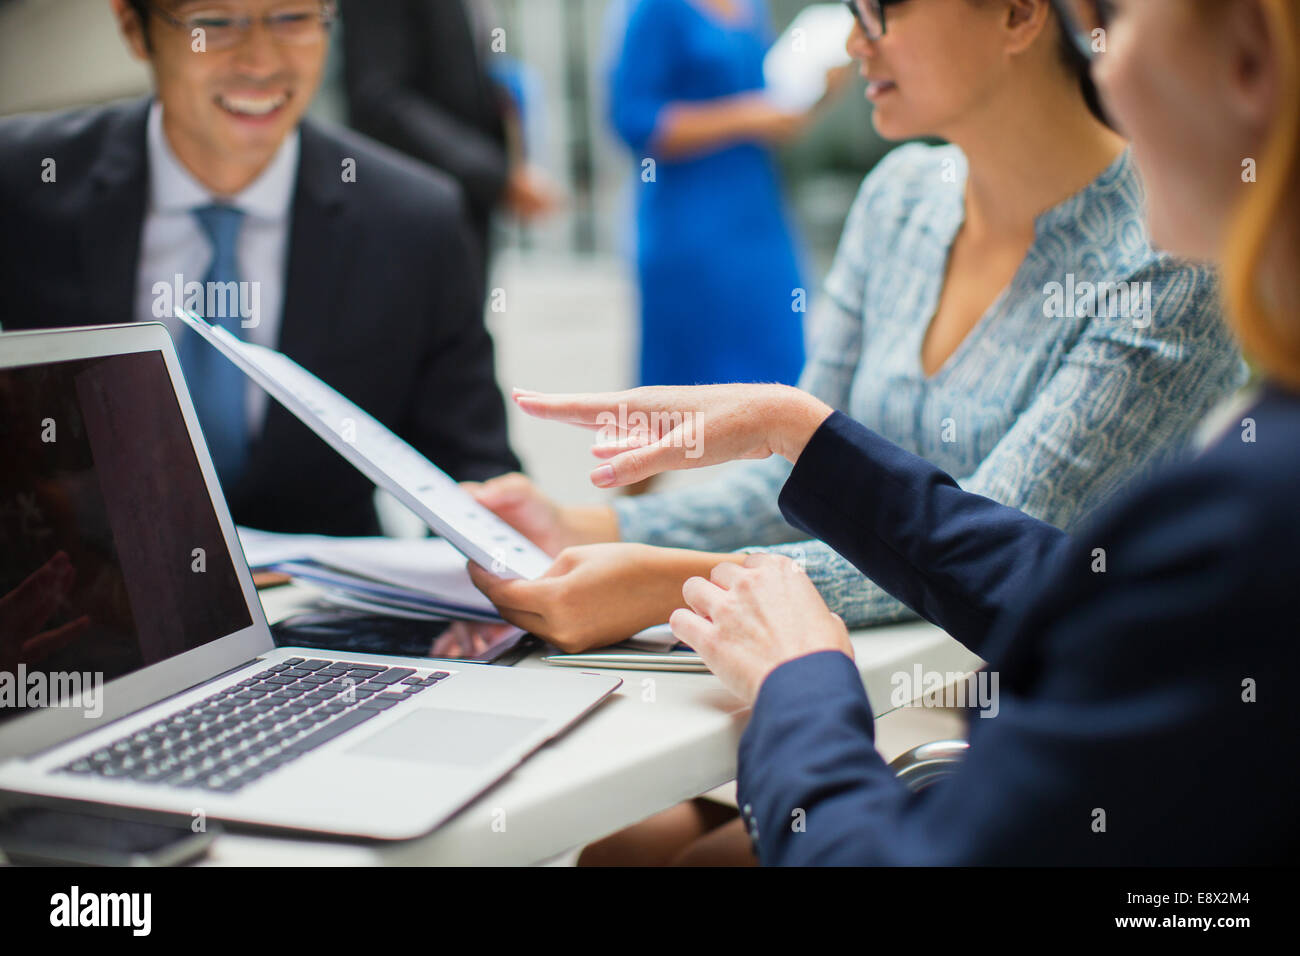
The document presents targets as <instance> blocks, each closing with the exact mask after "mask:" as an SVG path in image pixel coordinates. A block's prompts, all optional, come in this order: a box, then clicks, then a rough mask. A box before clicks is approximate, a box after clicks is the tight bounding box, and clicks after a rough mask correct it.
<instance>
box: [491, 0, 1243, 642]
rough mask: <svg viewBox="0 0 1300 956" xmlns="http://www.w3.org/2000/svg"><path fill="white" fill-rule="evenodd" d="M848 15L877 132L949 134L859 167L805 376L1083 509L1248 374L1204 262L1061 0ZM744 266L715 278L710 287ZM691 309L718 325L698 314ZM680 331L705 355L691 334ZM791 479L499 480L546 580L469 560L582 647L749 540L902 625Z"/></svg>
mask: <svg viewBox="0 0 1300 956" xmlns="http://www.w3.org/2000/svg"><path fill="white" fill-rule="evenodd" d="M661 6H663V7H667V8H668V9H670V10H674V11H678V12H679V13H681V10H680V9H679V8H682V9H685V13H681V15H683V16H685V15H686V14H690V15H691V16H695V17H697V18H698V17H699V16H700V14H698V13H696V12H694V11H693V9H691V8H688V7H686V6H685V4H684V3H683V2H682V0H662V3H660V2H647V3H645V5H644V8H645V9H647V10H648V9H651V8H655V9H658V8H659V7H661ZM854 10H855V15H856V17H857V21H856V23H855V24H854V26H853V30H852V34H851V35H850V37H849V39H848V51H849V53H850V54H851V55H852V56H853V58H854V59H855V60H856V61H857V62H858V64H859V66H860V68H861V72H862V74H863V76H864V77H865V78H866V79H867V81H868V84H867V90H866V94H867V97H868V98H869V99H870V100H871V101H872V103H873V104H874V106H875V111H874V113H873V122H874V124H875V126H876V128H877V130H878V131H879V132H880V133H881V135H883V136H884V137H886V138H888V139H892V140H903V139H912V138H916V137H921V136H938V137H941V138H943V139H945V140H947V141H948V142H949V145H945V146H937V147H935V146H927V145H921V144H909V145H906V146H902V147H899V148H897V149H895V150H894V151H893V152H892V153H891V154H890V155H889V156H887V157H886V158H885V160H884V161H883V162H882V163H881V164H880V165H879V166H878V167H877V168H876V169H875V170H873V171H872V172H871V174H870V175H868V176H867V177H866V179H865V181H864V182H863V183H862V187H861V189H860V191H859V194H858V197H857V199H856V201H855V202H854V204H853V207H852V209H851V210H850V212H849V216H848V221H847V223H846V225H845V227H844V232H843V235H842V237H841V239H840V244H839V249H838V251H837V253H836V256H835V259H834V262H833V264H832V266H831V269H830V273H829V275H828V276H827V278H826V281H825V295H824V296H823V297H822V299H821V305H820V306H819V307H818V308H819V314H818V316H817V320H816V324H817V328H818V337H817V340H816V342H815V343H814V351H813V354H812V356H811V357H810V360H809V362H808V367H807V369H806V370H805V371H804V374H803V377H802V379H801V382H800V384H801V387H802V388H803V389H805V390H806V391H808V392H811V393H812V394H814V395H816V396H817V397H818V398H819V399H821V400H822V401H824V402H826V403H827V404H828V405H830V406H831V407H833V408H836V409H839V410H841V411H843V412H845V413H846V414H848V415H850V416H851V417H853V418H855V419H856V420H858V421H860V422H862V423H863V424H865V425H867V426H868V427H870V428H873V429H874V430H876V431H877V432H879V433H880V434H882V435H884V436H886V437H887V438H888V439H889V440H891V441H893V442H895V443H897V444H898V445H900V446H902V447H903V448H906V449H907V450H908V451H910V452H912V453H914V454H918V455H921V456H922V457H924V458H926V459H928V460H929V461H931V462H933V463H934V464H936V465H937V466H939V467H941V468H943V469H945V470H946V471H947V472H949V473H950V474H953V475H956V476H958V478H959V480H960V481H961V483H962V486H963V487H964V488H966V489H967V490H969V491H972V492H975V493H977V494H982V495H987V496H988V497H990V498H993V499H994V500H996V501H1000V502H1002V503H1004V504H1008V505H1012V506H1014V507H1017V508H1021V509H1023V510H1024V511H1026V512H1028V513H1029V514H1031V515H1033V516H1034V517H1036V518H1039V519H1041V520H1043V521H1046V522H1048V523H1050V524H1052V525H1055V526H1056V527H1059V528H1065V529H1069V528H1072V527H1075V526H1077V525H1078V523H1079V522H1081V521H1082V520H1084V518H1085V517H1086V516H1087V514H1088V512H1089V511H1090V510H1092V509H1093V508H1094V507H1095V506H1096V505H1097V504H1098V503H1099V502H1100V501H1101V500H1102V499H1103V498H1105V496H1106V495H1108V494H1110V493H1111V492H1113V491H1114V490H1115V489H1116V488H1118V487H1120V485H1121V484H1122V483H1123V482H1124V481H1126V480H1127V479H1128V478H1129V477H1130V476H1132V475H1133V474H1135V473H1137V472H1141V471H1143V470H1146V469H1149V468H1151V467H1152V466H1153V465H1154V463H1155V462H1156V461H1157V459H1159V458H1160V457H1161V456H1163V455H1167V454H1172V453H1174V452H1175V450H1177V449H1178V448H1180V447H1181V446H1182V445H1183V444H1184V443H1185V442H1186V441H1187V440H1188V439H1189V438H1190V437H1191V435H1192V434H1193V432H1194V430H1195V428H1196V426H1197V424H1198V422H1199V421H1200V419H1201V417H1202V415H1203V414H1204V413H1205V412H1206V410H1207V409H1209V408H1211V407H1212V406H1213V405H1215V404H1216V403H1217V402H1218V401H1219V400H1220V399H1222V398H1224V397H1226V396H1228V395H1230V394H1231V393H1232V392H1233V391H1234V390H1235V389H1236V388H1237V387H1238V386H1240V385H1241V384H1243V383H1244V381H1245V379H1246V369H1245V366H1244V364H1243V363H1242V360H1241V356H1240V352H1239V350H1238V349H1237V347H1236V345H1235V344H1234V343H1233V342H1232V339H1231V337H1230V336H1229V335H1228V333H1227V331H1226V330H1225V329H1224V328H1223V326H1222V324H1221V323H1220V321H1219V311H1220V309H1219V300H1218V297H1217V282H1216V279H1215V276H1214V273H1213V270H1212V269H1210V268H1209V267H1206V266H1204V265H1200V264H1192V263H1188V262H1185V261H1182V260H1180V259H1177V258H1174V257H1171V256H1169V255H1167V254H1164V253H1162V252H1160V251H1158V250H1157V249H1156V248H1155V247H1154V245H1153V244H1152V242H1151V239H1150V237H1149V234H1148V232H1147V229H1146V225H1145V222H1144V220H1143V203H1144V190H1143V186H1142V183H1141V180H1140V178H1139V175H1138V171H1137V168H1136V166H1135V164H1134V161H1133V156H1132V153H1131V151H1130V150H1129V149H1127V148H1126V142H1125V141H1124V139H1123V138H1121V137H1120V136H1119V135H1118V134H1117V133H1116V132H1115V131H1114V130H1113V129H1111V128H1110V126H1108V125H1107V123H1106V122H1105V120H1104V117H1103V116H1102V114H1101V112H1100V109H1099V107H1098V101H1097V96H1096V90H1095V88H1094V87H1093V86H1092V82H1091V80H1090V78H1089V75H1088V65H1087V60H1086V58H1084V57H1083V55H1082V53H1081V52H1080V50H1079V49H1078V48H1077V47H1076V46H1075V44H1074V43H1073V41H1072V40H1071V38H1070V37H1069V36H1068V35H1067V34H1066V31H1065V30H1064V28H1063V27H1062V25H1061V23H1060V22H1059V21H1058V19H1057V18H1056V16H1055V15H1054V13H1053V12H1052V9H1051V6H1050V3H1049V2H1048V0H905V2H882V0H859V2H856V3H855V5H854ZM667 168H668V167H667V166H665V167H663V168H661V176H660V180H661V182H660V183H658V184H648V185H645V186H643V187H642V188H643V189H644V190H645V191H646V195H647V197H648V198H653V197H654V196H657V195H659V193H658V192H657V191H659V190H665V192H664V193H663V195H667V192H666V190H668V189H669V186H668V183H667V181H666V178H665V177H666V176H667V172H666V170H667ZM683 216H684V219H683V221H685V222H688V223H689V222H692V221H693V220H691V219H690V218H689V217H688V216H687V215H686V213H683ZM683 241H684V240H683ZM719 241H722V240H721V239H720V240H719ZM713 264H714V265H715V267H718V268H721V266H718V265H717V262H716V260H714V262H713ZM729 278H730V277H729V276H727V275H725V274H719V275H718V276H717V277H716V279H715V281H716V282H717V283H718V288H719V289H723V288H724V287H725V285H726V281H727V280H728V279H729ZM1102 284H1109V285H1110V287H1111V288H1121V287H1122V288H1124V289H1125V290H1128V291H1130V292H1131V291H1132V290H1137V294H1136V295H1126V297H1125V298H1126V299H1127V300H1128V307H1127V308H1125V307H1123V302H1122V301H1121V302H1118V303H1112V302H1111V301H1109V299H1108V297H1107V296H1105V295H1102V296H1100V298H1099V297H1098V296H1097V295H1093V296H1092V299H1091V305H1090V304H1089V299H1088V297H1087V296H1083V295H1082V292H1081V291H1080V290H1082V289H1084V288H1085V287H1087V286H1097V287H1100V286H1101V285H1102ZM1054 288H1055V289H1056V291H1057V293H1059V295H1054V294H1053V293H1052V292H1051V291H1050V290H1052V289H1054ZM1066 290H1070V291H1068V292H1067V291H1066ZM668 291H669V292H670V293H673V294H675V293H676V289H675V288H670V289H669V290H668ZM738 295H742V294H741V293H738ZM1066 297H1068V299H1069V302H1068V307H1066V306H1067V303H1065V302H1063V301H1058V300H1063V299H1064V298H1066ZM1115 305H1119V306H1120V308H1119V309H1118V310H1115V308H1114V306H1115ZM680 307H681V308H682V309H683V310H685V311H684V312H683V314H684V315H686V314H689V316H690V318H691V322H692V323H694V325H697V326H700V327H702V328H706V329H708V330H709V331H710V332H712V328H711V326H710V321H709V316H708V314H707V313H703V312H697V311H694V310H692V309H691V303H690V302H689V301H686V300H683V301H682V302H681V303H680ZM728 334H729V336H730V338H728V337H726V336H723V335H722V334H721V333H719V334H718V335H717V337H716V338H717V340H716V341H714V340H712V339H711V340H710V346H709V347H712V348H715V349H718V350H720V351H721V352H723V353H726V352H728V351H729V350H732V349H737V348H742V347H747V346H748V344H749V342H750V341H751V340H752V339H754V338H755V337H757V336H758V332H757V329H756V328H755V327H751V326H750V325H748V324H746V325H744V326H742V327H741V328H739V329H732V330H730V332H729V333H728ZM671 345H672V347H674V348H676V349H678V350H679V351H682V352H685V353H687V354H689V355H692V356H693V355H694V354H695V353H696V351H697V350H699V349H701V348H703V346H702V345H701V344H700V343H699V342H698V341H696V340H694V339H692V338H690V337H683V338H681V339H679V340H674V341H673V342H672V343H671ZM736 374H737V375H742V374H744V373H743V372H742V371H741V370H736ZM700 440H701V441H702V442H703V443H704V445H705V446H706V447H707V444H708V441H709V436H708V435H707V434H705V435H702V436H700ZM788 474H789V467H788V465H787V464H786V463H785V462H783V461H781V460H779V459H772V460H768V461H762V462H747V463H744V464H742V465H740V466H737V467H736V468H734V469H732V470H731V471H729V472H727V473H725V474H724V475H722V476H719V477H718V478H715V479H713V480H711V481H708V482H703V483H700V484H697V485H694V486H691V487H687V488H681V489H676V490H672V491H665V492H663V493H659V494H653V495H645V496H641V497H637V498H619V499H617V500H616V501H615V502H614V504H613V506H612V507H608V506H599V507H586V508H583V507H561V506H559V505H557V504H555V503H554V502H552V501H551V500H550V499H549V498H547V497H546V496H545V495H544V494H543V493H542V492H541V491H540V490H539V489H537V488H536V487H535V486H534V485H532V484H531V483H530V482H529V481H528V480H527V479H525V478H523V477H521V476H504V477H502V478H500V479H497V480H495V481H493V482H490V483H489V484H488V485H486V486H485V487H481V488H475V489H473V492H474V493H475V494H476V495H477V496H478V497H479V500H480V501H482V502H483V503H484V504H485V505H486V506H487V507H489V508H491V509H492V510H494V511H496V512H497V513H498V514H499V515H501V516H502V517H503V518H504V519H505V520H506V521H508V522H510V523H511V524H514V525H515V526H516V527H517V528H519V529H521V530H522V531H523V532H524V533H525V534H527V535H528V536H529V537H531V538H532V539H533V540H534V541H536V542H537V543H538V544H539V545H540V546H541V547H542V548H543V549H545V550H547V551H549V552H550V553H551V554H554V555H556V556H557V560H556V562H555V564H554V565H553V566H552V568H551V570H550V571H549V572H548V574H547V575H546V576H544V577H542V578H540V579H538V580H536V581H515V582H500V581H497V580H496V579H495V578H492V577H491V576H490V575H488V574H486V572H483V573H479V572H475V575H476V577H477V580H478V582H479V585H480V587H482V588H483V589H484V591H485V592H486V593H487V595H488V596H489V597H490V598H491V599H492V600H493V601H494V602H496V604H497V606H498V607H499V608H500V610H501V613H502V614H503V615H504V616H506V617H507V618H508V619H511V620H514V621H516V622H517V623H520V624H521V626H525V627H528V628H529V629H530V630H532V631H533V632H534V633H537V634H540V635H541V636H543V637H546V638H547V639H549V640H551V641H552V642H553V643H555V644H556V645H558V646H559V647H562V648H564V649H565V650H569V651H577V650H583V649H587V648H591V647H595V646H599V645H602V644H609V643H612V642H615V641H619V640H622V639H624V638H626V637H628V636H629V635H631V634H634V633H636V632H637V631H639V630H641V629H643V628H646V627H651V626H653V625H656V624H660V623H663V622H664V621H667V620H668V617H669V615H670V614H671V613H672V612H673V610H674V609H675V608H677V607H679V606H680V604H681V588H682V584H683V582H685V581H686V579H687V578H689V577H692V576H695V575H701V574H708V572H709V570H710V569H711V568H713V567H714V566H716V565H717V564H718V563H719V562H721V561H732V562H736V563H740V562H742V561H744V560H745V556H746V553H748V552H752V551H765V550H770V551H775V552H777V553H779V554H783V555H785V556H787V557H790V558H792V559H794V560H797V561H799V562H800V563H801V564H802V565H803V566H804V567H805V568H806V570H807V573H808V576H809V578H810V579H811V580H812V582H813V583H814V584H815V585H816V586H817V588H818V590H819V592H820V593H821V595H822V597H823V598H824V599H825V601H826V602H827V604H828V605H829V606H830V608H831V610H833V611H834V612H835V613H837V614H839V615H840V616H841V617H843V618H844V620H845V622H846V623H847V624H848V625H849V626H850V627H863V626H867V625H872V624H881V623H885V622H890V621H898V620H903V619H906V618H909V617H912V616H913V612H912V611H911V610H910V609H909V608H907V606H906V605H904V604H903V603H902V602H901V601H899V600H898V599H897V598H895V597H894V596H893V595H891V594H889V593H888V592H887V591H886V590H885V589H883V588H882V587H880V586H879V585H878V584H876V583H875V582H873V581H871V580H869V579H868V578H866V577H864V576H863V575H862V573H861V572H860V571H859V570H858V569H857V568H856V567H854V566H853V565H852V564H851V563H850V562H849V561H847V560H846V559H845V558H843V557H842V556H841V555H839V554H837V553H836V552H835V551H834V550H833V549H831V548H829V547H828V546H826V545H825V544H823V543H822V542H819V541H810V540H807V536H806V535H804V534H801V533H800V532H799V531H798V530H797V529H795V528H793V527H792V526H791V525H790V524H789V523H787V522H786V520H785V519H784V517H783V516H782V514H781V511H780V508H779V507H778V505H777V497H778V494H779V491H780V489H781V485H782V483H783V482H784V481H785V479H786V477H787V475H788ZM602 542H616V543H602Z"/></svg>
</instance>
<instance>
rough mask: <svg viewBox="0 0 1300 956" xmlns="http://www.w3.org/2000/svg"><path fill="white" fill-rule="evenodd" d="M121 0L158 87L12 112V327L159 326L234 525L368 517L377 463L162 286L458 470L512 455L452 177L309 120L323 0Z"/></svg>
mask: <svg viewBox="0 0 1300 956" xmlns="http://www.w3.org/2000/svg"><path fill="white" fill-rule="evenodd" d="M112 2H113V8H114V11H115V13H116V15H117V17H118V19H119V22H120V24H121V27H122V30H123V33H124V35H125V36H126V38H127V42H128V43H129V44H130V46H131V48H132V50H133V51H134V52H135V54H136V55H137V56H139V57H141V58H144V59H147V60H148V61H149V63H150V66H151V68H152V72H153V74H154V80H155V88H156V90H157V97H156V99H155V100H152V101H141V102H133V103H127V104H123V105H115V106H110V107H105V108H95V109H87V110H83V111H77V112H72V113H65V114H57V115H51V116H28V117H17V118H12V119H8V120H4V121H0V208H3V209H4V210H5V229H4V230H3V232H2V233H0V326H3V328H4V329H5V330H7V331H11V330H15V329H23V328H53V327H60V326H75V325H95V324H102V323H115V322H130V321H140V320H145V321H148V320H161V321H164V322H167V323H168V324H169V327H170V328H171V331H172V334H173V337H174V338H175V339H176V341H177V348H178V351H179V352H180V355H181V360H182V364H183V366H184V368H185V373H186V380H187V382H188V384H189V387H190V391H191V394H192V395H193V396H194V398H195V404H196V407H197V408H198V411H199V416H200V421H201V423H202V425H203V430H204V434H205V437H206V438H207V440H208V444H209V447H210V448H211V449H212V451H213V456H214V459H215V461H216V463H217V467H218V472H219V474H220V475H221V478H222V485H223V488H224V489H225V492H226V496H227V498H228V500H229V503H230V507H231V511H232V512H233V514H234V517H235V520H236V521H237V522H239V523H241V524H247V525H251V526H254V527H261V528H267V529H271V530H277V531H290V532H319V533H328V534H368V533H375V532H377V531H378V520H377V517H376V515H375V511H374V507H373V503H372V495H371V492H372V486H371V484H370V482H369V481H367V480H366V479H365V478H364V477H363V476H362V475H360V474H359V473H358V472H357V471H356V470H355V469H353V468H352V466H350V465H349V464H347V462H346V461H345V460H344V459H343V458H342V457H340V456H339V455H338V454H337V453H335V452H334V451H332V450H331V449H330V448H329V447H328V446H327V445H326V444H325V443H324V442H322V441H321V440H320V439H318V438H317V437H316V436H315V435H313V434H312V433H311V432H310V431H309V430H308V429H307V428H306V427H305V426H304V425H302V424H301V423H299V422H298V421H297V419H295V418H294V417H293V416H291V415H290V414H289V413H287V412H285V411H284V410H283V409H282V408H280V407H279V406H278V405H276V404H275V403H273V402H271V403H268V401H267V399H266V396H265V395H264V394H263V393H261V392H260V391H259V390H258V389H257V388H256V386H254V385H252V384H251V383H249V382H247V381H245V380H244V379H243V378H242V376H241V375H239V374H238V373H237V371H236V370H234V367H233V366H231V365H230V364H229V363H227V362H225V361H224V360H223V359H220V358H219V357H217V356H216V353H215V352H213V351H211V350H209V349H204V348H203V343H202V342H201V341H199V340H198V337H197V336H196V335H195V334H194V333H193V332H190V331H188V330H187V329H184V328H183V327H182V326H181V324H180V323H179V322H178V321H177V320H176V319H175V318H174V316H172V315H171V307H172V306H173V305H185V306H187V307H190V306H196V307H197V308H196V311H199V312H200V314H203V315H205V317H207V318H208V319H209V321H212V322H214V323H219V324H222V325H224V326H226V327H227V328H229V329H230V330H231V331H232V332H234V333H235V334H238V335H241V336H242V337H243V338H245V339H247V340H250V341H253V342H258V343H259V344H265V345H270V346H273V347H276V348H279V349H280V350H281V351H283V352H285V353H286V354H287V355H288V356H289V357H291V358H293V359H294V360H295V361H297V362H298V363H299V364H301V365H303V366H304V367H306V368H307V369H309V370H310V371H312V372H314V373H315V374H317V375H318V376H320V377H321V378H322V379H323V380H324V381H326V382H327V383H329V384H330V385H332V386H333V387H334V388H336V389H338V390H339V391H340V392H342V393H343V394H344V395H346V396H348V397H349V398H350V399H352V400H353V401H355V402H356V403H357V404H358V405H360V406H361V407H362V408H364V409H365V410H366V411H368V412H369V413H370V414H372V415H374V416H375V417H376V418H378V419H380V420H381V421H382V422H384V423H385V424H386V425H388V426H389V427H390V428H392V429H393V430H394V431H395V432H397V433H398V434H399V435H401V436H402V437H403V438H405V439H406V440H407V441H409V442H410V443H411V444H412V445H414V446H415V447H416V448H417V449H419V450H420V451H421V452H422V453H423V454H424V455H426V456H427V457H428V458H429V459H431V460H432V461H433V462H435V463H436V464H438V465H439V466H440V467H442V468H443V469H444V470H445V471H447V472H448V473H450V474H451V475H452V476H453V477H455V478H457V479H460V480H480V479H484V478H487V477H490V476H492V475H495V474H498V473H500V472H503V471H509V470H512V469H515V468H517V467H518V461H517V459H516V458H515V456H514V454H513V453H512V452H511V450H510V447H509V444H508V442H507V437H506V426H505V410H504V407H503V403H502V401H501V395H500V392H499V390H498V388H497V385H496V382H495V379H494V375H493V356H492V341H491V339H490V337H489V336H488V333H487V330H486V329H485V327H484V325H483V317H482V309H481V302H482V298H481V296H482V291H481V289H480V288H479V287H478V284H477V282H476V281H475V278H474V277H475V275H476V274H477V270H478V263H477V259H476V255H475V252H474V250H473V247H472V240H470V239H469V237H468V227H467V225H466V222H465V219H466V217H465V214H464V209H463V204H462V200H461V194H460V190H459V189H458V187H457V186H456V184H455V183H454V182H452V181H450V180H449V179H448V178H447V177H445V176H442V175H439V174H436V173H435V172H433V171H430V170H427V169H425V168H423V167H420V166H418V165H417V164H415V163H412V162H410V161H409V160H407V159H405V158H403V157H400V156H398V155H396V154H394V153H392V152H390V151H389V150H387V149H385V148H383V147H381V146H379V145H378V144H375V143H371V142H369V141H368V140H366V139H364V138H362V137H359V136H356V135H354V134H350V133H344V132H336V131H333V130H326V129H323V128H321V127H319V126H316V125H314V124H313V123H311V122H310V121H304V120H303V118H302V114H303V112H304V111H305V109H306V107H307V105H308V103H309V102H310V100H311V98H312V95H313V93H314V91H315V88H316V85H317V83H318V81H319V78H320V73H321V69H322V65H323V62H324V59H325V54H326V46H327V36H328V25H329V21H330V19H331V18H332V16H333V15H334V9H333V4H331V3H324V2H317V0H305V2H303V3H299V4H288V5H281V6H280V7H277V8H276V9H275V10H274V11H273V12H272V13H271V14H269V15H265V16H262V17H259V16H253V17H251V18H249V19H247V20H241V19H239V18H238V17H225V18H221V17H215V18H214V17H206V18H204V19H203V20H202V21H201V22H200V21H199V20H198V19H197V18H195V17H194V15H193V12H192V8H193V7H194V6H195V5H194V4H185V3H177V2H176V0H166V2H161V0H160V2H151V0H112ZM204 276H206V278H205V279H204V281H203V282H201V283H199V282H196V281H195V280H197V279H199V278H201V277H204ZM214 289H216V290H222V289H224V290H228V292H229V294H230V298H229V299H223V298H222V296H221V295H217V296H216V297H215V299H214V295H213V290H214ZM192 293H197V297H195V296H193V295H192ZM210 310H215V311H210Z"/></svg>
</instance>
